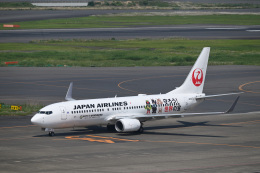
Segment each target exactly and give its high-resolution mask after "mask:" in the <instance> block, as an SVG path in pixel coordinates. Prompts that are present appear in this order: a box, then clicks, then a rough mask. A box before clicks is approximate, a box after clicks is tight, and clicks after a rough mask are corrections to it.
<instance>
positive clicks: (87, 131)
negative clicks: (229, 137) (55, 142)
mask: <svg viewBox="0 0 260 173" xmlns="http://www.w3.org/2000/svg"><path fill="white" fill-rule="evenodd" d="M177 122H179V123H181V124H179V125H167V126H152V127H144V132H143V133H138V132H130V133H117V132H116V131H108V130H107V128H106V127H101V126H91V127H87V128H81V129H74V130H71V131H69V129H68V132H65V133H64V132H59V131H58V130H57V131H56V133H55V136H57V137H63V136H75V135H77V136H80V135H91V134H92V135H93V134H104V133H106V134H109V133H116V134H117V135H118V136H135V135H142V134H144V135H171V136H198V137H218V138H225V137H226V136H216V135H196V134H184V133H183V134H182V133H167V132H158V131H153V130H163V129H178V128H188V127H208V126H216V127H239V126H232V125H213V124H208V121H204V122H196V123H194V122H187V121H177ZM33 137H49V135H48V133H47V132H46V134H42V135H36V136H33Z"/></svg>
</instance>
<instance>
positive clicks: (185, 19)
mask: <svg viewBox="0 0 260 173" xmlns="http://www.w3.org/2000/svg"><path fill="white" fill-rule="evenodd" d="M15 24H17V25H20V26H21V27H20V28H19V29H50V28H109V27H131V26H154V25H184V24H228V25H259V24H260V16H259V15H201V16H89V17H79V18H66V19H52V20H39V21H27V22H16V23H15ZM1 26H2V24H1ZM1 29H10V28H1ZM13 29H17V28H13Z"/></svg>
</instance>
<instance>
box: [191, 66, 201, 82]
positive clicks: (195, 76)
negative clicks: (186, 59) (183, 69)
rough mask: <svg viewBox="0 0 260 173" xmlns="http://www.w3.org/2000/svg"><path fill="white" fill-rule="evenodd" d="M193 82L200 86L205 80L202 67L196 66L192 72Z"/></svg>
mask: <svg viewBox="0 0 260 173" xmlns="http://www.w3.org/2000/svg"><path fill="white" fill-rule="evenodd" d="M192 82H193V84H194V85H195V86H197V87H198V86H200V85H201V84H202V82H203V72H202V70H201V69H200V68H196V69H195V70H194V71H193V73H192Z"/></svg>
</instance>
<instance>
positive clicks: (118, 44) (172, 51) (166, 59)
mask: <svg viewBox="0 0 260 173" xmlns="http://www.w3.org/2000/svg"><path fill="white" fill-rule="evenodd" d="M203 47H211V54H210V59H209V64H210V65H260V41H259V40H187V39H159V40H152V39H133V40H114V39H112V40H49V41H40V42H32V43H0V65H1V66H5V65H4V62H6V61H19V66H35V67H57V66H58V67H59V66H81V67H93V66H95V67H121V66H124V67H127V66H176V65H192V64H193V63H194V62H195V60H196V59H197V57H198V55H199V53H200V51H201V50H202V48H203Z"/></svg>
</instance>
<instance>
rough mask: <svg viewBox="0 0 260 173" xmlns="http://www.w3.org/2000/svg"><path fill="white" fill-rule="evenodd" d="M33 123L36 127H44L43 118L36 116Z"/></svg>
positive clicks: (32, 120)
mask: <svg viewBox="0 0 260 173" xmlns="http://www.w3.org/2000/svg"><path fill="white" fill-rule="evenodd" d="M31 122H32V124H34V125H38V126H40V125H42V117H41V116H39V115H37V114H36V115H34V116H33V117H32V119H31Z"/></svg>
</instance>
